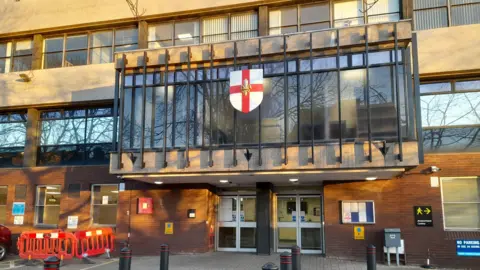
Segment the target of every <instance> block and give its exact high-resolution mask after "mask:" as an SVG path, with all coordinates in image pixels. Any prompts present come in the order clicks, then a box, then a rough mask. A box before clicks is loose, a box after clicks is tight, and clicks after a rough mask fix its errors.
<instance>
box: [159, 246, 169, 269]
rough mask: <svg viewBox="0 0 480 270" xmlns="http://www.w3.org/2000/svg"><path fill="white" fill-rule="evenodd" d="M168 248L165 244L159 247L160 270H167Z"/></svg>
mask: <svg viewBox="0 0 480 270" xmlns="http://www.w3.org/2000/svg"><path fill="white" fill-rule="evenodd" d="M168 254H169V248H168V245H167V244H162V245H161V246H160V270H168Z"/></svg>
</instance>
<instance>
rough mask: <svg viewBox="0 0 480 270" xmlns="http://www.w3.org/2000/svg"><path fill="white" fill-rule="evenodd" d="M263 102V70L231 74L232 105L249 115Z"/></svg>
mask: <svg viewBox="0 0 480 270" xmlns="http://www.w3.org/2000/svg"><path fill="white" fill-rule="evenodd" d="M262 100H263V70H262V69H245V70H239V71H233V72H230V103H231V104H232V106H233V107H234V108H235V109H237V110H239V111H241V112H243V113H249V112H251V111H253V110H254V109H255V108H257V107H258V106H259V105H260V103H262Z"/></svg>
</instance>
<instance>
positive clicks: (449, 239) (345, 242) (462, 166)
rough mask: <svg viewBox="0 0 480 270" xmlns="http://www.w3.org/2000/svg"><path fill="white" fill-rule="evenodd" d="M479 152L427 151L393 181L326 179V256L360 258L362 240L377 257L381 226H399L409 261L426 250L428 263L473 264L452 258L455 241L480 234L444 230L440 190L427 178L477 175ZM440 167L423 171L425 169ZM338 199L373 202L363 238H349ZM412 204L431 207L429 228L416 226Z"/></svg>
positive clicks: (414, 261)
mask: <svg viewBox="0 0 480 270" xmlns="http://www.w3.org/2000/svg"><path fill="white" fill-rule="evenodd" d="M479 164H480V153H475V154H473V153H471V154H470V153H469V154H445V155H444V154H442V155H440V154H437V155H426V156H425V164H424V165H422V166H419V167H418V168H415V169H414V170H411V171H408V172H406V173H405V175H404V176H403V177H400V178H397V179H392V180H377V181H362V182H349V183H328V182H325V186H324V196H325V241H326V242H325V243H326V254H327V256H334V257H351V258H357V259H364V258H365V254H366V246H367V244H374V245H375V246H376V247H377V258H379V259H380V260H381V258H382V257H381V252H382V246H383V229H384V228H400V229H401V232H402V238H403V239H404V240H405V249H406V253H407V261H408V263H409V264H424V263H425V261H426V257H427V250H428V249H430V254H431V263H432V264H437V265H441V266H449V267H477V268H473V269H479V268H478V265H479V263H480V262H479V260H478V258H466V257H457V256H456V247H455V239H480V232H446V231H445V230H444V228H443V217H442V200H441V191H440V188H439V187H438V188H434V187H431V185H430V177H431V176H440V177H448V176H480V168H479ZM432 165H435V166H437V167H439V168H441V171H440V172H439V173H436V174H427V175H426V174H422V173H421V171H422V170H424V169H425V168H427V167H429V166H432ZM341 200H374V201H375V217H376V223H375V225H364V226H365V240H354V239H353V225H343V224H341V223H340V212H341V208H340V201H341ZM414 205H431V206H432V208H433V223H434V227H433V228H432V227H430V228H429V227H416V226H415V223H414V216H413V206H414Z"/></svg>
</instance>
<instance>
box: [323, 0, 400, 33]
mask: <svg viewBox="0 0 480 270" xmlns="http://www.w3.org/2000/svg"><path fill="white" fill-rule="evenodd" d="M350 1H361V0H339V1H338V0H330V16H331V21H332V22H331V24H330V26H331V27H334V28H339V27H335V22H336V21H343V20H346V19H358V18H362V19H363V24H360V25H366V24H370V22H369V21H370V17H376V16H382V15H392V14H398V19H399V20H402V17H403V9H402V0H393V1H397V4H398V12H390V13H379V14H368V11H369V10H367V3H366V2H363V1H362V2H363V10H364V11H365V12H362V16H360V17H349V18H342V19H335V3H341V2H350ZM390 1H392V0H390ZM376 23H382V22H375V23H374V24H376ZM353 26H356V25H352V26H340V27H353Z"/></svg>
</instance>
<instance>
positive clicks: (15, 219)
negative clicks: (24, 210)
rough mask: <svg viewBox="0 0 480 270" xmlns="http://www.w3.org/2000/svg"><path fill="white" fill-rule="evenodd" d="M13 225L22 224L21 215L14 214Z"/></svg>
mask: <svg viewBox="0 0 480 270" xmlns="http://www.w3.org/2000/svg"><path fill="white" fill-rule="evenodd" d="M13 225H23V216H14V217H13Z"/></svg>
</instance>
